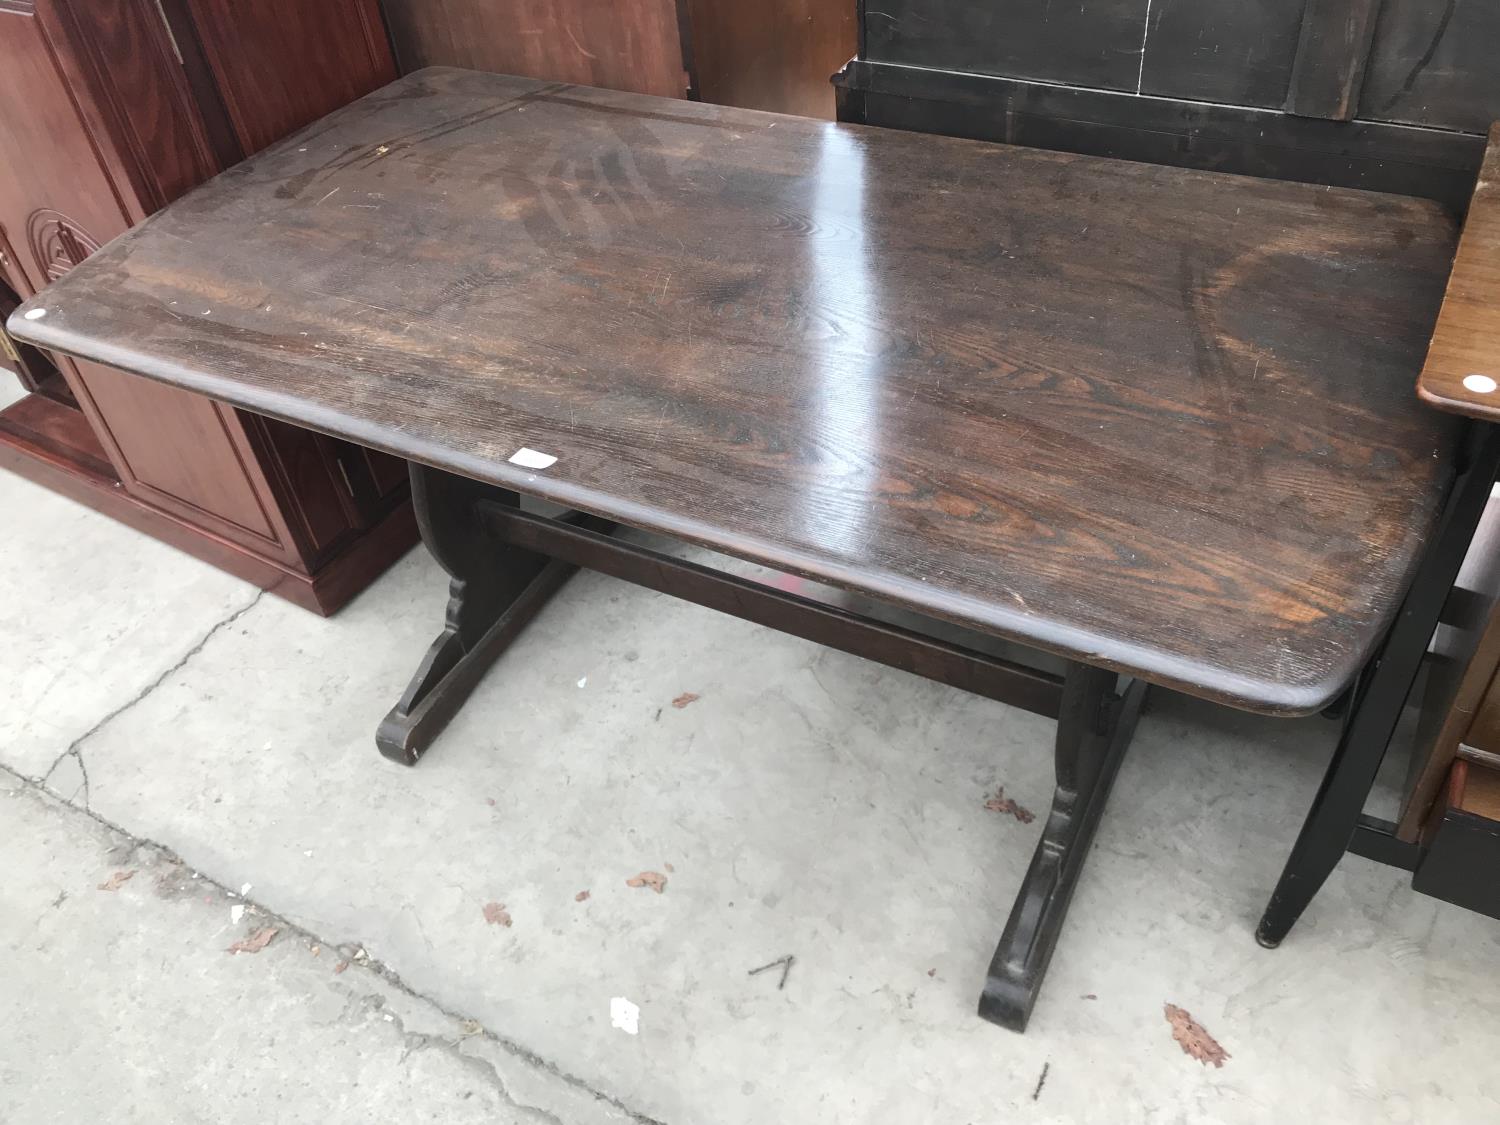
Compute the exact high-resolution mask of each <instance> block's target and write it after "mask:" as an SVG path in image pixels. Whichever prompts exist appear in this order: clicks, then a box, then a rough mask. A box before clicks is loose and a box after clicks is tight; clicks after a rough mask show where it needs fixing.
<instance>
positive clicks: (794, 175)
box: [10, 70, 1457, 713]
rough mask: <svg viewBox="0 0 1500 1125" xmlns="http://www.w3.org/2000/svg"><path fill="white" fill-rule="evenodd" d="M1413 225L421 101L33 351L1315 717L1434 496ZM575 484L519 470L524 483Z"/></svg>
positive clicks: (1379, 622)
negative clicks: (82, 360) (533, 463)
mask: <svg viewBox="0 0 1500 1125" xmlns="http://www.w3.org/2000/svg"><path fill="white" fill-rule="evenodd" d="M1453 241H1454V234H1453V230H1452V227H1451V223H1450V221H1449V220H1448V219H1447V218H1446V217H1445V215H1444V214H1443V213H1442V212H1441V210H1440V209H1439V208H1437V207H1436V206H1434V205H1432V204H1429V203H1425V202H1421V201H1417V200H1409V199H1401V198H1396V197H1386V196H1375V195H1368V194H1363V193H1359V192H1351V191H1340V190H1327V189H1320V188H1311V187H1307V186H1303V185H1297V184H1282V183H1273V182H1266V181H1259V180H1251V179H1237V178H1235V177H1230V176H1222V175H1214V174H1210V173H1202V172H1194V171H1189V170H1184V169H1177V168H1162V167H1153V166H1148V165H1142V164H1133V163H1127V162H1117V161H1109V160H1102V159H1097V158H1090V157H1076V156H1067V155H1062V154H1057V153H1046V152H1036V151H1030V150H1022V149H1013V148H1007V147H1004V146H998V145H988V144H980V143H975V142H969V141H960V140H953V139H949V138H941V137H930V136H921V135H916V134H906V133H896V132H886V131H882V130H875V129H862V128H856V127H847V126H842V127H841V126H836V125H825V124H819V123H815V122H809V121H805V120H802V119H798V118H790V117H780V116H776V115H771V114H760V113H754V112H751V111H747V110H729V109H723V108H718V107H712V106H706V105H695V104H691V103H683V102H671V101H665V100H659V99H652V98H644V97H639V96H635V95H628V94H618V93H611V92H607V91H600V90H590V89H581V88H576V87H565V86H561V85H556V84H552V85H548V84H543V83H539V82H536V81H531V80H522V79H515V78H507V77H502V76H495V75H481V74H475V73H468V72H462V71H451V70H430V71H424V72H420V73H418V74H415V75H411V76H408V77H407V78H405V79H402V80H401V81H399V82H397V83H394V84H393V85H391V86H390V87H388V88H386V89H385V90H382V91H380V92H378V93H376V94H373V95H371V96H370V97H367V98H365V99H363V100H362V101H360V102H358V103H356V104H355V105H353V106H350V107H348V108H346V109H344V110H341V111H339V112H338V113H336V114H334V115H332V116H331V117H329V118H328V119H326V120H325V121H323V122H321V123H319V124H317V125H315V126H313V127H311V128H309V129H308V130H305V131H304V132H303V133H301V134H300V135H298V136H296V137H293V138H291V139H289V140H288V141H286V142H284V143H282V144H280V145H277V146H275V147H274V148H272V149H271V150H269V151H267V152H266V153H264V154H262V155H260V156H258V157H255V158H253V159H251V160H250V161H247V162H246V163H245V164H242V165H241V166H239V167H238V168H236V169H233V170H232V171H230V172H229V173H226V174H225V175H223V176H221V177H219V178H218V179H217V180H215V181H213V182H211V183H210V184H209V185H206V186H205V187H204V188H202V189H199V190H198V191H197V192H195V193H194V194H192V195H191V196H189V197H187V198H184V199H182V200H179V201H178V202H177V203H175V204H173V205H172V206H171V207H169V208H167V209H166V210H165V211H164V212H162V213H161V214H159V215H158V216H156V217H155V218H153V219H152V220H151V221H150V222H148V223H147V224H145V225H144V226H143V227H141V228H139V229H137V230H136V231H134V232H132V233H131V234H129V235H127V236H126V237H124V238H122V239H120V240H118V241H117V242H115V243H113V244H112V245H110V246H108V247H106V248H105V249H104V250H102V251H101V252H100V253H99V254H96V255H95V256H94V257H93V258H91V259H90V260H89V261H88V262H86V263H85V264H84V265H83V266H80V267H79V268H77V269H75V270H74V271H72V273H70V274H69V275H68V276H67V277H66V278H64V279H63V281H62V282H61V283H59V284H58V285H56V286H55V287H53V288H52V289H51V290H49V291H48V292H47V293H46V294H43V295H42V296H41V297H40V298H38V299H34V300H33V301H32V302H31V303H30V304H29V305H28V306H27V308H44V309H45V310H46V315H45V316H44V317H42V318H41V319H36V320H25V319H23V318H22V315H21V314H19V313H18V314H17V315H16V316H13V317H12V318H11V322H10V323H11V330H12V332H13V333H14V334H15V335H17V336H19V337H21V338H24V339H29V340H32V341H34V342H37V343H40V344H44V345H45V346H48V347H53V348H58V349H61V350H63V351H67V352H72V353H75V354H79V355H84V356H88V357H90V358H93V359H97V360H99V361H102V362H106V363H109V364H112V365H115V366H118V367H120V368H123V369H125V370H128V371H133V372H136V373H139V374H143V375H147V376H149V377H152V378H155V379H159V380H162V381H164V382H167V383H171V384H174V385H177V386H183V387H188V388H191V389H194V390H197V391H200V392H203V393H205V394H208V395H211V396H214V397H217V398H220V399H223V400H226V401H229V402H233V403H235V404H236V405H239V406H242V407H245V408H247V409H250V410H255V411H260V412H263V413H266V414H269V415H271V416H273V417H279V418H282V419H284V420H288V421H293V422H297V423H300V424H304V425H307V426H309V427H311V428H313V429H318V430H322V431H324V432H327V433H330V434H333V435H336V436H341V437H345V438H349V439H351V440H354V441H358V442H361V443H362V444H367V445H371V446H374V447H376V448H380V449H384V450H387V451H389V452H393V453H397V454H400V455H402V456H406V457H410V458H412V459H415V460H418V461H421V462H424V463H427V464H430V465H433V466H435V467H438V468H442V469H447V470H449V471H452V472H456V473H460V474H463V475H467V476H470V477H474V478H476V479H479V480H483V481H487V482H490V483H493V484H497V485H500V486H503V487H506V488H513V489H517V490H519V491H521V492H524V493H527V494H530V495H534V496H537V497H541V498H544V499H548V500H553V501H556V502H559V503H563V504H567V505H570V506H574V507H577V508H580V509H583V510H585V511H589V512H593V513H595V514H597V515H601V516H605V517H607V518H612V519H616V520H618V521H620V522H622V523H626V524H629V525H633V526H636V527H641V528H645V529H648V530H653V531H659V532H664V533H666V534H669V535H673V536H676V537H678V538H681V539H685V540H688V541H691V542H696V543H700V544H704V545H707V546H710V547H713V548H715V549H718V550H722V551H725V552H727V553H729V554H733V555H737V556H740V557H743V558H747V559H751V560H753V561H756V562H761V563H765V564H767V565H771V566H774V567H776V568H778V569H782V570H788V571H792V572H796V573H799V574H802V575H805V576H807V577H811V578H815V579H820V580H823V581H827V582H830V583H832V584H834V585H837V586H841V587H845V588H851V589H856V590H860V591H862V592H865V593H868V594H871V595H873V596H875V597H877V598H881V599H883V600H886V601H889V602H892V603H895V604H898V605H903V606H907V607H910V608H914V609H916V610H918V611H921V612H923V613H926V614H929V615H932V616H936V617H939V618H944V619H948V620H952V621H955V622H958V623H960V624H963V625H967V626H971V627H974V628H978V629H981V630H984V631H987V632H991V633H994V634H997V635H999V636H1003V637H1007V638H1010V639H1013V640H1018V641H1022V642H1024V643H1028V644H1032V645H1035V646H1037V647H1040V648H1044V649H1047V650H1050V651H1053V652H1056V653H1059V654H1062V655H1065V656H1069V657H1073V658H1076V659H1078V660H1081V661H1085V662H1087V663H1090V664H1095V665H1102V666H1107V667H1112V668H1117V669H1120V670H1124V671H1128V672H1132V673H1135V674H1138V675H1141V676H1143V677H1145V678H1146V679H1148V680H1151V681H1153V682H1156V683H1160V684H1165V685H1168V686H1171V687H1177V688H1180V689H1182V690H1186V691H1190V692H1193V693H1195V694H1199V695H1203V696H1206V697H1209V698H1213V699H1218V700H1222V701H1225V702H1229V703H1233V704H1236V705H1239V706H1242V707H1247V708H1251V709H1256V710H1263V711H1267V712H1271V713H1303V712H1308V711H1312V710H1316V709H1318V708H1320V707H1322V706H1324V705H1326V704H1327V703H1328V702H1329V701H1330V700H1331V699H1332V698H1333V697H1335V696H1336V695H1337V694H1338V693H1339V692H1340V691H1341V690H1342V689H1343V687H1344V686H1345V685H1346V684H1347V683H1348V682H1349V680H1350V679H1351V677H1352V676H1353V674H1354V672H1355V670H1356V669H1357V668H1358V667H1359V666H1360V665H1361V664H1362V663H1363V662H1364V660H1365V659H1366V658H1367V657H1368V655H1369V652H1370V649H1371V647H1372V645H1373V643H1374V642H1375V640H1376V639H1377V637H1378V636H1379V634H1380V633H1381V632H1382V630H1383V629H1384V627H1385V626H1386V624H1387V623H1388V621H1389V620H1390V619H1391V616H1392V614H1393V612H1394V609H1395V606H1396V604H1397V602H1398V600H1399V597H1400V595H1401V593H1402V591H1403V590H1404V587H1405V585H1406V583H1407V581H1408V579H1409V577H1410V575H1411V573H1412V571H1413V567H1414V562H1415V560H1416V558H1417V557H1418V554H1419V552H1420V549H1421V546H1422V543H1423V540H1424V537H1426V536H1427V534H1428V533H1429V531H1430V527H1431V524H1432V520H1433V515H1434V512H1435V510H1436V508H1437V506H1438V504H1439V501H1440V499H1441V497H1442V495H1443V493H1444V491H1445V489H1446V487H1447V483H1448V481H1449V479H1450V477H1451V472H1452V455H1453V444H1454V437H1455V432H1456V428H1457V423H1456V420H1454V419H1450V418H1446V417H1445V416H1444V415H1442V414H1439V413H1437V412H1433V411H1428V410H1425V409H1423V408H1422V407H1421V405H1420V404H1419V403H1417V402H1416V401H1415V399H1414V397H1413V396H1412V394H1411V380H1412V377H1413V373H1414V372H1415V371H1416V370H1417V368H1418V367H1419V365H1420V359H1421V354H1422V348H1423V346H1424V344H1425V342H1426V339H1427V336H1428V333H1429V330H1430V328H1431V325H1432V323H1433V320H1434V318H1435V316H1436V312H1437V307H1438V303H1439V298H1440V293H1441V289H1442V284H1443V278H1444V276H1445V274H1446V270H1447V266H1448V262H1449V259H1450V256H1451V253H1452V249H1453ZM523 446H526V447H530V448H533V449H537V450H541V451H543V452H545V453H549V454H551V455H554V456H556V457H557V458H558V461H557V462H556V464H554V465H552V466H551V467H550V468H548V469H546V470H543V471H533V470H528V469H525V468H521V467H518V466H517V465H515V464H512V463H510V461H509V458H510V457H511V456H512V455H513V454H515V453H516V451H517V450H518V449H519V448H521V447H523Z"/></svg>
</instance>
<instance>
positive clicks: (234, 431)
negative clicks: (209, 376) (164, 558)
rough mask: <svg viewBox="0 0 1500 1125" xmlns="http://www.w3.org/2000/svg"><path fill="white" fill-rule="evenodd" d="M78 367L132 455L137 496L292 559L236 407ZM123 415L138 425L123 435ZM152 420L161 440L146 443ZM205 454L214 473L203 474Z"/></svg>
mask: <svg viewBox="0 0 1500 1125" xmlns="http://www.w3.org/2000/svg"><path fill="white" fill-rule="evenodd" d="M77 368H78V373H79V377H80V378H81V380H82V382H83V385H84V386H85V387H86V388H87V390H88V394H89V397H90V398H91V399H93V401H94V403H95V404H96V406H97V407H98V409H99V412H100V414H101V415H102V416H103V417H104V419H105V424H106V425H108V426H109V427H110V435H111V436H113V437H114V438H115V444H116V445H118V446H119V447H120V448H121V449H122V450H124V451H125V454H126V459H127V461H128V463H129V468H130V478H129V480H128V481H127V487H129V488H130V490H131V491H132V492H133V493H135V494H136V495H139V496H144V497H146V498H148V499H150V500H151V501H153V502H154V503H156V504H158V505H160V506H161V507H163V508H167V509H168V510H170V511H174V512H176V513H177V514H178V515H181V516H184V517H185V518H187V519H188V520H190V521H191V522H193V523H196V524H198V525H200V526H203V527H207V528H209V530H212V531H217V532H219V533H220V534H223V535H226V536H229V537H230V538H234V539H237V540H239V541H241V542H246V543H249V544H250V545H252V546H254V547H256V548H258V549H259V550H262V551H267V552H271V553H274V554H277V555H285V554H286V550H285V544H284V543H283V537H282V535H281V534H280V529H279V528H277V527H275V526H274V525H273V523H272V520H271V517H270V516H269V515H268V514H267V511H266V509H265V507H264V506H263V505H262V504H261V502H260V499H259V498H258V497H257V496H256V492H255V488H254V487H253V486H252V484H251V473H252V471H253V465H252V462H251V458H250V457H249V456H248V452H249V451H248V449H247V448H246V447H245V445H244V438H243V434H242V433H241V432H239V422H238V419H237V418H236V417H235V412H234V411H233V410H231V409H229V408H227V407H221V406H219V405H218V404H217V403H214V402H213V401H211V400H209V399H206V398H202V397H200V396H198V395H194V394H185V393H183V392H182V391H179V390H176V389H174V388H172V387H166V386H162V385H161V384H159V383H153V382H151V381H150V380H148V379H142V378H139V377H137V376H134V375H126V374H124V373H123V372H119V371H114V370H111V369H110V368H107V367H102V366H100V365H99V364H96V363H87V362H84V361H78V363H77ZM119 418H124V419H127V420H128V421H129V423H130V424H131V426H132V429H131V430H130V431H129V432H127V433H126V435H125V436H124V437H123V438H122V437H121V436H120V434H119V432H118V430H117V429H116V428H115V426H114V420H115V419H119ZM148 420H149V425H150V426H151V427H152V428H154V430H155V432H156V433H157V434H158V435H161V436H159V437H158V439H157V440H155V441H150V440H142V438H143V431H144V430H145V428H146V426H147V424H148ZM205 455H207V456H208V457H210V458H211V460H212V464H213V471H212V472H205V471H204V462H205V459H206V457H205Z"/></svg>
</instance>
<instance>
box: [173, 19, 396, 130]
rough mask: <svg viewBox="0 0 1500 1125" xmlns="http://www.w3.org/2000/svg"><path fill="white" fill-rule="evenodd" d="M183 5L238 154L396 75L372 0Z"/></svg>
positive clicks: (310, 119)
mask: <svg viewBox="0 0 1500 1125" xmlns="http://www.w3.org/2000/svg"><path fill="white" fill-rule="evenodd" d="M187 7H188V11H189V12H190V13H191V14H192V18H193V23H194V25H195V27H196V29H197V33H198V37H199V40H200V41H201V43H202V45H203V52H204V54H205V55H206V56H207V58H208V61H209V65H210V67H211V68H212V70H213V74H214V78H215V80H216V82H217V84H218V88H219V92H220V94H221V95H222V96H223V99H224V107H225V109H227V110H228V112H229V119H230V121H231V123H232V124H233V126H234V131H235V134H236V135H237V137H238V138H239V142H240V146H241V147H242V148H243V150H244V152H245V154H246V155H249V154H250V153H253V152H259V151H260V150H261V149H263V148H265V147H266V145H268V144H270V143H271V142H272V141H276V140H280V139H281V138H282V137H284V136H286V135H287V134H288V133H291V132H293V131H295V130H297V129H300V128H302V126H304V125H306V124H308V123H310V122H312V121H316V120H317V119H318V118H320V117H322V116H324V115H325V114H327V113H331V112H332V111H333V110H335V109H338V108H339V107H340V106H344V105H347V104H348V103H349V102H352V101H354V99H356V98H359V97H363V96H364V95H365V94H368V93H369V92H370V91H371V90H374V89H375V88H377V87H379V86H383V85H385V84H386V83H387V82H389V81H391V80H392V79H393V78H395V77H396V65H395V61H394V60H393V59H392V57H391V47H390V41H389V40H388V39H387V38H386V34H385V27H384V25H383V24H382V22H381V19H380V11H379V8H378V7H377V3H376V0H317V2H316V3H309V2H308V0H255V18H254V19H246V18H245V14H244V3H243V0H187ZM353 29H357V31H355V30H353ZM268 74H274V75H276V80H275V81H272V82H268V81H267V80H266V76H267V75H268Z"/></svg>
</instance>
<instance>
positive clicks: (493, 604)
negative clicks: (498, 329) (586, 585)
mask: <svg viewBox="0 0 1500 1125" xmlns="http://www.w3.org/2000/svg"><path fill="white" fill-rule="evenodd" d="M411 491H412V503H413V505H414V506H415V508H416V514H417V524H418V526H419V527H420V528H421V531H422V541H423V542H424V543H426V544H427V548H428V550H430V551H431V552H432V554H433V557H434V558H436V559H437V561H438V563H439V565H440V566H442V568H443V569H444V570H446V571H447V572H448V573H449V574H450V575H451V576H452V578H453V582H452V585H451V586H450V587H449V590H450V596H449V598H448V614H447V622H446V625H445V627H444V629H443V631H442V633H441V634H440V635H439V636H438V638H437V640H435V641H433V642H432V646H431V647H430V648H429V649H428V650H427V655H426V656H425V657H423V659H422V663H421V665H420V666H419V667H418V668H417V672H416V675H415V676H413V677H412V681H411V684H410V685H409V686H408V687H407V689H406V692H405V694H403V695H402V697H401V701H400V702H399V703H397V704H396V706H395V707H394V708H392V709H391V712H390V714H388V715H387V716H386V717H385V719H384V720H382V722H381V724H380V729H379V730H378V731H377V732H376V734H375V744H376V745H377V746H378V747H379V748H380V752H381V753H382V754H384V755H385V756H386V757H387V758H390V759H391V760H392V761H396V762H401V763H402V764H403V765H408V766H412V765H416V763H417V759H418V758H420V757H421V756H422V754H423V752H424V751H426V749H427V747H428V746H430V745H431V744H432V740H433V739H434V738H436V737H437V736H438V734H439V733H440V732H441V731H442V729H443V728H444V727H445V726H447V725H448V722H449V720H451V719H452V718H453V716H454V715H455V714H457V713H458V709H459V707H461V706H462V705H463V702H464V700H466V699H467V698H468V697H469V693H470V692H472V691H473V690H474V688H475V687H476V686H477V685H478V683H479V681H480V679H481V678H482V677H483V676H484V673H485V671H486V669H488V668H489V666H490V665H491V664H492V663H493V662H494V661H495V658H496V657H498V656H499V655H500V653H502V652H504V651H505V649H506V647H507V646H508V645H509V644H510V642H511V641H513V640H515V638H516V637H517V636H518V635H519V634H520V632H521V629H522V628H523V627H524V626H525V625H526V623H527V622H528V621H530V620H531V618H532V617H534V616H535V615H536V613H537V611H538V610H540V609H541V608H542V606H543V605H545V604H546V602H547V599H548V598H549V597H551V595H552V594H553V593H555V592H556V591H557V589H558V587H560V586H561V585H562V584H563V583H564V582H565V581H567V579H568V576H569V575H571V574H572V573H573V571H574V570H576V569H577V568H576V567H574V566H571V565H569V564H567V563H563V562H558V561H556V560H553V559H548V558H546V557H545V556H544V555H538V554H534V553H532V552H530V551H526V550H522V549H521V548H519V547H513V546H510V545H508V544H504V543H501V542H499V541H498V540H496V539H495V538H494V537H493V536H490V535H488V534H486V533H485V531H484V529H483V522H482V520H481V518H480V514H479V508H480V506H481V505H482V504H486V503H488V504H508V505H512V506H514V505H517V504H519V503H520V500H519V498H518V497H517V495H516V494H515V493H514V492H508V491H505V490H503V489H499V488H494V487H492V486H490V485H485V484H480V483H479V482H477V481H472V480H468V479H466V478H464V477H458V476H453V475H452V474H450V473H444V472H441V471H439V470H437V469H429V468H427V467H426V466H423V465H417V464H413V465H412V466H411Z"/></svg>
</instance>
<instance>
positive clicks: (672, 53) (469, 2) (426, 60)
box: [385, 0, 853, 98]
mask: <svg viewBox="0 0 1500 1125" xmlns="http://www.w3.org/2000/svg"><path fill="white" fill-rule="evenodd" d="M849 3H850V5H851V10H852V5H853V0H849ZM385 12H386V16H387V18H388V19H389V20H390V23H391V37H392V38H393V39H394V40H395V43H396V53H397V55H398V56H399V57H400V59H401V69H402V70H403V71H404V72H406V73H410V72H411V71H413V70H420V69H421V68H422V67H424V66H462V67H468V68H470V69H472V70H492V71H496V72H498V73H500V74H520V75H523V76H525V77H527V78H542V79H547V80H552V81H557V82H576V83H578V84H580V85H583V86H605V87H608V88H609V89H612V90H629V91H631V92H633V93H637V94H657V95H660V96H661V97H665V98H680V97H683V96H684V95H685V94H686V93H687V88H688V77H687V74H686V68H685V67H684V65H683V46H682V32H681V27H680V16H679V14H678V0H386V3H385Z"/></svg>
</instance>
